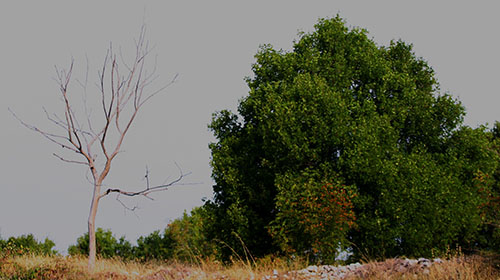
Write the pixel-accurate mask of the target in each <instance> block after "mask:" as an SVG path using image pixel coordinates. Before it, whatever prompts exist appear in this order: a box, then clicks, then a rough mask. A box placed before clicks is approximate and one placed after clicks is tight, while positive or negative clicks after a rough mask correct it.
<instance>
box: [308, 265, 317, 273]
mask: <svg viewBox="0 0 500 280" xmlns="http://www.w3.org/2000/svg"><path fill="white" fill-rule="evenodd" d="M306 269H307V271H309V272H318V267H317V266H315V265H310V266H308V267H307V268H306Z"/></svg>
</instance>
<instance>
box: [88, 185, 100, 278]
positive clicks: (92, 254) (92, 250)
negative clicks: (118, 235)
mask: <svg viewBox="0 0 500 280" xmlns="http://www.w3.org/2000/svg"><path fill="white" fill-rule="evenodd" d="M100 193H101V185H100V184H96V185H95V186H94V195H93V197H92V203H91V204H90V214H89V220H88V226H89V263H88V269H89V272H92V271H94V268H95V260H96V239H95V216H96V214H97V207H98V206H99V194H100Z"/></svg>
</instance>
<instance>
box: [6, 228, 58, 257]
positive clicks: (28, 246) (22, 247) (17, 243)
mask: <svg viewBox="0 0 500 280" xmlns="http://www.w3.org/2000/svg"><path fill="white" fill-rule="evenodd" d="M54 246H56V244H55V243H54V241H52V240H50V239H49V238H45V240H44V242H41V241H38V240H36V238H35V237H34V236H33V234H31V233H30V234H27V235H21V236H18V237H13V236H12V237H9V239H7V240H2V239H0V251H2V252H3V253H7V254H9V253H10V254H15V255H18V254H36V255H55V254H57V251H56V250H54V249H53V248H54Z"/></svg>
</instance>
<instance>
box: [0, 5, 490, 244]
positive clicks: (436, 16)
mask: <svg viewBox="0 0 500 280" xmlns="http://www.w3.org/2000/svg"><path fill="white" fill-rule="evenodd" d="M495 3H496V1H462V3H459V2H457V1H401V0H397V1H383V0H382V1H352V0H347V1H331V0H330V1H314V0H312V1H290V0H274V1H272V0H267V1H264V0H254V1H236V0H231V1H230V0H228V1H219V0H213V1H201V0H200V1H173V0H171V1H166V0H163V1H160V0H158V1H154V0H151V1H118V0H106V1H102V0H101V1H67V0H65V1H62V0H61V1H55V0H45V1H9V0H7V1H2V3H1V4H0V36H1V41H0V94H1V97H2V98H1V101H0V104H1V106H0V128H1V133H0V135H1V138H0V139H1V140H0V141H1V142H0V143H1V145H0V177H1V180H0V190H1V191H0V236H1V237H2V238H7V237H9V236H18V235H21V234H27V233H33V234H34V235H35V236H36V237H37V238H38V239H41V240H43V239H44V238H45V237H49V238H50V239H52V240H54V241H55V242H56V244H57V247H56V249H58V250H59V251H61V252H65V251H66V249H67V247H68V246H69V245H70V244H74V243H75V241H76V239H77V237H78V236H80V235H82V234H83V233H84V232H85V231H86V230H87V217H88V213H89V207H90V198H91V194H92V189H91V185H90V184H89V183H88V182H87V180H86V179H85V174H86V170H85V168H84V167H82V166H78V165H72V164H68V163H64V162H62V161H60V160H58V159H57V158H55V157H54V156H52V153H54V152H60V151H61V149H60V148H59V147H57V146H55V145H54V144H52V143H50V142H48V141H47V140H46V139H44V138H42V137H41V136H40V135H38V134H36V133H34V132H33V131H30V130H28V129H26V128H25V127H23V126H21V125H20V123H19V122H18V121H17V120H16V119H15V118H14V117H13V116H12V115H11V114H10V113H9V111H8V109H7V108H11V109H12V110H13V111H15V112H16V114H18V115H19V116H20V117H21V118H22V119H23V120H25V121H26V122H28V123H31V124H34V125H36V126H38V127H39V128H42V129H46V130H51V129H52V128H53V126H52V124H51V123H50V122H49V121H47V120H46V119H45V115H44V111H43V109H42V106H44V107H46V108H47V110H49V111H51V112H61V109H62V107H61V106H60V105H61V103H60V100H59V95H60V93H59V90H58V86H57V84H56V82H55V81H54V80H53V78H54V77H55V71H54V65H57V66H58V67H60V68H64V67H68V66H69V63H70V61H71V58H72V57H73V58H74V59H75V73H74V76H73V77H74V78H75V79H74V80H73V81H74V82H75V81H76V78H79V79H84V76H85V69H86V57H88V60H89V79H90V81H89V84H90V85H91V86H90V87H89V89H91V90H89V93H88V94H89V95H91V94H94V93H97V92H96V91H92V90H93V89H94V87H92V85H93V83H94V82H96V81H97V80H96V77H97V70H98V68H99V67H100V65H101V63H102V62H103V59H104V56H105V54H106V49H107V48H108V46H109V43H110V42H113V46H114V47H115V48H117V47H118V46H121V47H122V49H123V53H124V57H132V55H133V53H132V52H131V51H132V48H133V46H134V41H133V40H134V38H137V36H138V34H139V31H140V28H141V26H142V24H143V23H145V24H146V25H147V39H148V40H149V42H150V43H151V45H154V46H155V48H154V50H153V54H155V55H156V54H157V55H158V57H157V58H158V60H157V61H158V71H157V73H158V74H159V75H160V79H162V81H165V82H168V81H170V80H171V79H172V77H173V76H174V75H175V74H176V73H178V74H179V78H178V80H177V82H176V83H175V84H174V85H172V86H171V87H169V88H168V89H167V90H166V91H165V92H164V93H163V94H162V95H160V96H156V98H155V99H154V100H153V102H151V103H148V104H147V105H146V106H145V107H144V108H143V109H142V111H140V115H139V117H138V119H136V122H135V123H134V125H133V127H132V129H131V131H130V133H129V134H128V136H127V138H126V139H125V143H124V146H123V149H122V150H124V153H121V154H120V155H119V156H118V157H117V158H116V159H115V161H114V163H113V164H114V165H113V167H112V171H111V173H110V176H109V177H108V180H107V181H106V183H107V184H110V185H113V186H121V187H124V188H128V189H140V188H141V187H143V186H144V184H145V182H144V181H143V180H142V179H143V176H144V171H145V166H146V165H147V166H148V167H149V170H150V177H151V182H152V183H153V184H154V183H157V184H160V183H162V182H163V181H164V180H165V179H167V178H168V177H169V176H171V178H173V177H174V176H176V175H177V169H176V167H175V163H177V164H179V165H180V166H181V167H182V169H183V171H185V172H192V175H190V176H189V177H187V178H186V179H185V180H184V182H185V183H195V184H190V185H184V186H177V187H172V188H170V189H169V190H168V191H166V192H161V193H156V194H155V195H154V198H155V200H154V201H149V200H147V199H143V198H142V199H141V198H138V199H136V200H133V201H128V203H130V204H129V205H130V206H139V207H140V209H139V210H137V211H135V212H133V213H132V212H129V211H125V209H124V208H123V207H122V206H121V205H120V204H119V203H118V202H117V201H116V200H115V196H113V195H111V196H108V197H106V198H104V199H103V200H101V204H100V208H99V210H98V214H97V226H99V227H103V228H106V229H111V230H112V232H113V233H114V234H115V235H116V236H117V237H119V236H122V235H125V236H126V238H127V239H129V240H131V241H133V242H134V241H135V240H136V239H137V238H138V237H139V236H141V235H147V234H149V233H151V232H152V231H154V230H163V229H164V228H165V226H166V225H167V224H168V222H169V221H171V220H172V219H175V218H177V217H179V216H180V215H182V213H183V212H184V211H185V210H187V211H189V210H190V209H191V208H192V207H194V206H197V205H201V204H202V198H204V197H206V198H210V197H212V184H213V182H212V179H211V177H210V174H211V169H210V166H209V161H210V152H209V149H208V144H209V142H211V141H213V140H214V138H213V137H212V135H211V133H210V131H209V130H208V129H207V124H208V123H209V122H210V120H211V115H212V113H214V112H216V111H218V110H222V109H231V110H233V111H234V110H235V109H236V107H237V104H238V100H239V99H240V98H242V97H243V96H245V95H246V94H247V93H248V88H247V86H246V84H245V82H244V77H246V76H249V75H251V74H252V73H251V65H252V63H253V62H254V57H253V56H254V55H255V53H256V52H257V50H258V47H259V45H261V44H267V43H269V44H272V45H273V46H274V47H275V48H277V49H280V48H282V49H284V50H290V49H291V46H292V42H293V40H294V39H296V38H298V37H297V33H298V32H299V31H305V32H310V31H312V30H313V25H314V24H315V23H316V22H317V20H318V18H323V17H334V16H335V15H336V14H337V13H338V14H339V15H340V16H341V17H342V18H344V19H345V20H346V21H347V24H348V25H350V26H358V27H362V28H365V29H367V30H368V31H369V36H370V37H372V38H373V39H374V40H375V41H376V42H377V43H378V44H379V45H388V44H389V42H390V41H391V40H393V39H396V40H397V39H402V40H404V41H406V42H409V43H413V45H414V51H415V52H416V54H417V55H418V56H421V57H423V58H424V59H425V60H427V61H428V62H429V64H430V65H431V66H432V67H433V68H434V70H435V71H436V73H437V78H438V80H439V81H440V84H441V91H442V92H448V93H450V94H452V95H453V96H455V97H456V98H458V99H459V100H460V101H461V102H462V103H463V105H464V106H465V107H466V109H467V116H466V118H465V123H466V124H467V125H470V126H472V127H477V126H478V125H481V124H486V123H489V125H490V126H491V124H492V123H494V122H495V120H500V111H499V110H498V109H497V107H498V104H499V101H500V95H499V94H500V92H499V89H498V80H499V79H500V75H499V74H500V68H499V65H500V54H499V50H500V39H499V32H498V28H499V27H500V17H498V11H499V9H498V8H499V4H495ZM75 84H76V83H75ZM73 89H74V93H73V92H70V94H74V95H79V94H81V92H80V91H79V89H78V87H73ZM77 100H78V99H77ZM96 110H97V108H96ZM63 154H64V155H68V154H67V153H63Z"/></svg>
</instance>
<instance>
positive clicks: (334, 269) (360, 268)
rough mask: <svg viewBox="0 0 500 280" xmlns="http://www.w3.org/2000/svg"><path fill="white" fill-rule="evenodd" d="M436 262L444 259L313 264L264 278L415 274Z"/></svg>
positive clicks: (441, 261)
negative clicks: (337, 264)
mask: <svg viewBox="0 0 500 280" xmlns="http://www.w3.org/2000/svg"><path fill="white" fill-rule="evenodd" d="M435 263H443V260H441V259H439V258H437V259H433V260H430V259H425V258H420V259H418V260H414V259H389V260H386V261H384V262H372V263H368V264H360V263H353V264H350V265H344V266H333V265H321V266H316V265H312V266H309V267H307V268H304V269H302V270H298V271H290V272H286V273H282V274H280V273H278V271H276V270H275V271H274V273H273V275H268V276H265V277H263V279H262V280H269V279H295V278H301V279H321V280H323V279H324V280H326V279H344V278H347V277H351V276H357V277H361V278H364V277H367V276H369V273H370V271H373V270H374V269H376V270H377V271H380V270H382V271H387V272H396V273H408V272H409V273H413V274H419V273H423V274H427V273H429V267H431V266H432V265H433V264H435Z"/></svg>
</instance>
